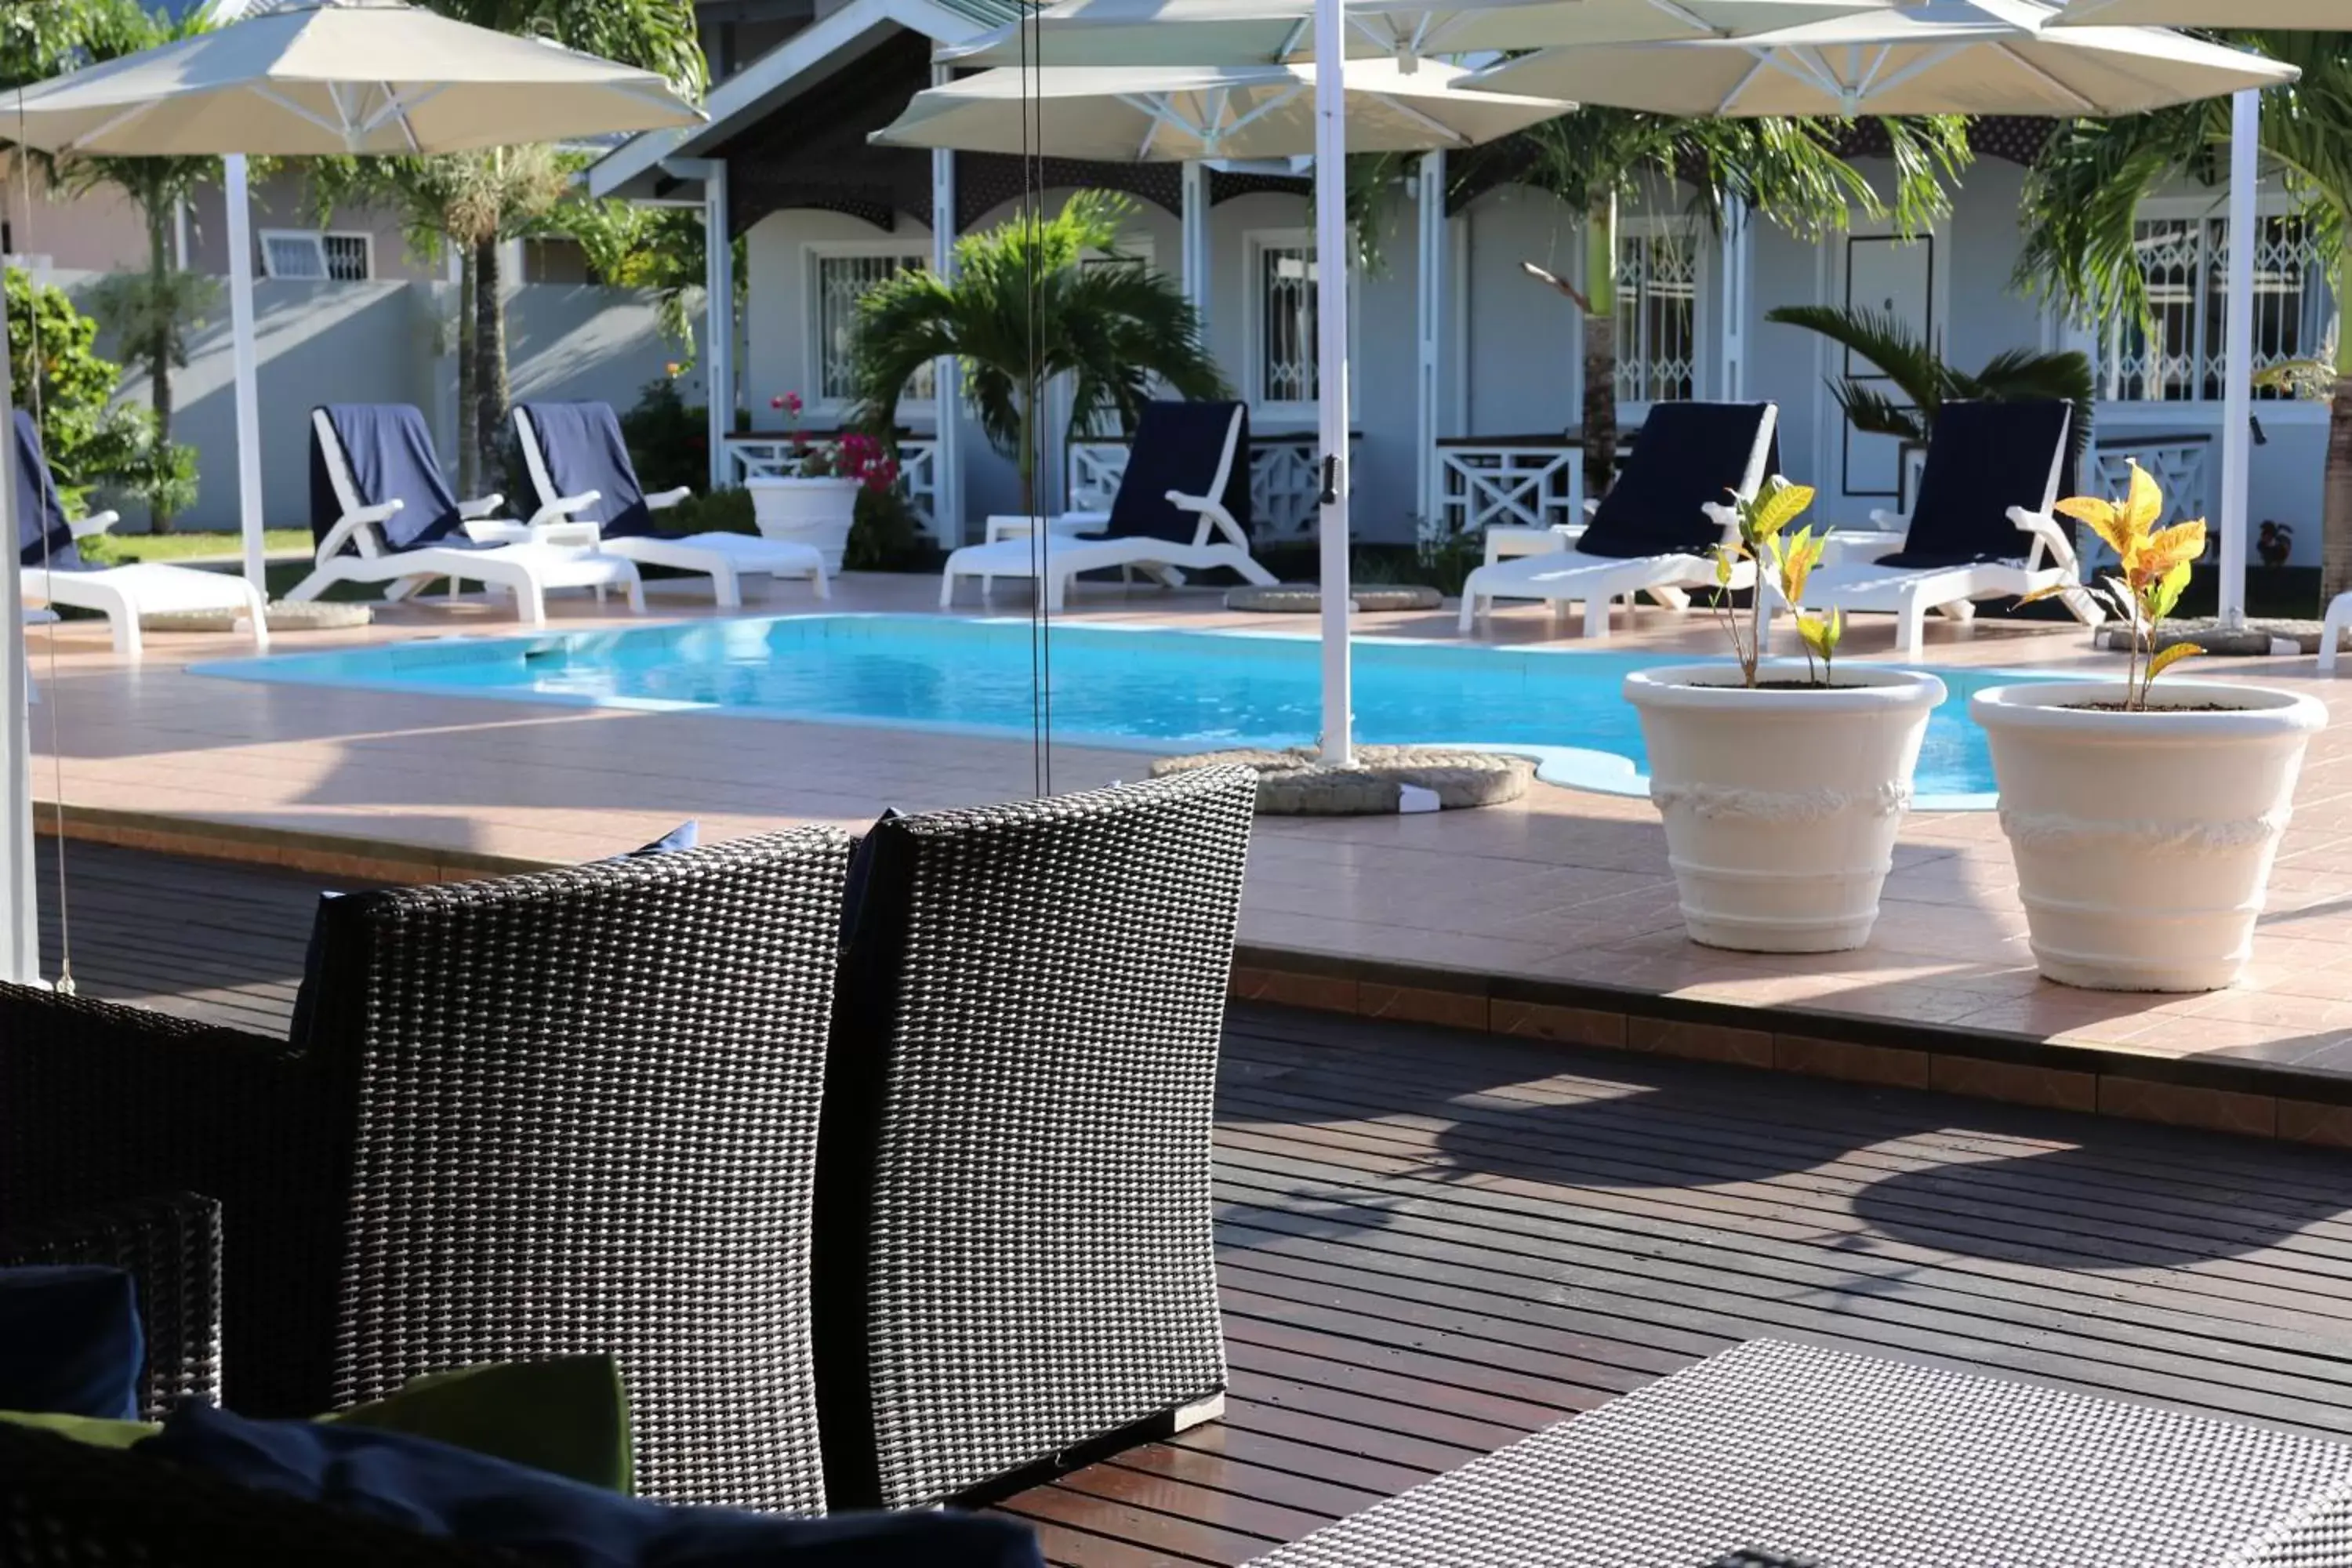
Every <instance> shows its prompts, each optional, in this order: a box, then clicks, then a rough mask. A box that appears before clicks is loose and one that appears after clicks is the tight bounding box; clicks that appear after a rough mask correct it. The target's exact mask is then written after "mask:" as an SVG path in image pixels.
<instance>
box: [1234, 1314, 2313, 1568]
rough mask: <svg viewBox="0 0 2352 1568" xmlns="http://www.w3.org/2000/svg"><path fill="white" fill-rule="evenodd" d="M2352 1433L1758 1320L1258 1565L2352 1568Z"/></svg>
mask: <svg viewBox="0 0 2352 1568" xmlns="http://www.w3.org/2000/svg"><path fill="white" fill-rule="evenodd" d="M2347 1499H2352V1446H2347V1445H2345V1444H2338V1443H2331V1442H2327V1441H2325V1440H2322V1439H2319V1438H2315V1437H2304V1436H2295V1435H2294V1434H2290V1433H2282V1432H2277V1431H2273V1430H2271V1429H2268V1428H2265V1427H2260V1426H2245V1425H2242V1424H2240V1423H2238V1422H2234V1421H2224V1420H2218V1419H2214V1418H2211V1417H2207V1416H2199V1415H2186V1414H2182V1413H2180V1412H2178V1411H2172V1410H2167V1409H2161V1408H2158V1407H2156V1406H2153V1405H2129V1404H2124V1403H2121V1402H2118V1401H2113V1400H2105V1399H2095V1398H2091V1397H2088V1396H2086V1395H2084V1394H2072V1393H2067V1392H2064V1391H2063V1390H2059V1389H2054V1388H2049V1387H2046V1386H2043V1385H2041V1384H2031V1383H2023V1382H2012V1381H2009V1380H2007V1379H2003V1378H1995V1377H1985V1376H1979V1375H1973V1374H1969V1373H1956V1372H1947V1371H1944V1370H1942V1369H1940V1368H1936V1367H1929V1366H1922V1365H1917V1364H1915V1363H1908V1362H1899V1361H1888V1360H1882V1359H1880V1358H1877V1357H1874V1356H1864V1355H1856V1354H1853V1353H1851V1352H1843V1351H1832V1350H1823V1349H1819V1348H1816V1347H1813V1346H1811V1345H1798V1344H1788V1343H1783V1342H1777V1341H1772V1340H1756V1341H1751V1342H1748V1343H1747V1344H1744V1345H1741V1346H1740V1347H1738V1349H1736V1350H1731V1351H1727V1352H1724V1353H1723V1354H1721V1355H1718V1356H1715V1357H1712V1358H1710V1359H1709V1360H1707V1361H1705V1362H1703V1363H1700V1364H1698V1365H1697V1366H1695V1367H1692V1368H1690V1369H1688V1370H1686V1371H1685V1372H1682V1373H1676V1374H1675V1376H1673V1377H1669V1378H1666V1379H1664V1380H1663V1381H1661V1382H1659V1383H1655V1384H1651V1385H1650V1386H1649V1387H1647V1388H1644V1389H1642V1390H1641V1391H1639V1392H1637V1393H1634V1394H1628V1395H1627V1396H1625V1397H1624V1398H1622V1399H1620V1400H1617V1401H1616V1402H1614V1403H1613V1404H1611V1405H1604V1406H1602V1407H1601V1409H1599V1410H1597V1411H1594V1412H1593V1413H1592V1414H1591V1415H1583V1416H1580V1417H1578V1418H1577V1419H1576V1420H1573V1421H1569V1422H1563V1423H1562V1424H1561V1425H1559V1426H1554V1427H1551V1428H1549V1430H1547V1431H1544V1432H1539V1433H1538V1434H1537V1435H1536V1436H1532V1437H1530V1438H1528V1439H1527V1440H1526V1441H1525V1442H1522V1443H1516V1444H1514V1445H1512V1446H1511V1447H1507V1448H1505V1449H1503V1450H1501V1451H1500V1452H1499V1453H1495V1454H1489V1455H1488V1456H1487V1457H1486V1458H1483V1459H1478V1460H1475V1461H1474V1462H1472V1463H1470V1464H1468V1465H1465V1466H1464V1467H1463V1468H1461V1469H1458V1470H1456V1471H1454V1473H1453V1474H1451V1475H1448V1476H1443V1477H1440V1478H1439V1479H1436V1480H1434V1481H1432V1482H1430V1483H1429V1484H1427V1485H1426V1486H1423V1487H1420V1488H1417V1489H1414V1490H1412V1491H1409V1492H1406V1493H1405V1494H1404V1495H1402V1497H1396V1498H1391V1499H1390V1500H1388V1501H1387V1502H1384V1503H1381V1504H1380V1505H1379V1506H1377V1507H1374V1508H1371V1509H1368V1510H1365V1511H1364V1512H1362V1513H1360V1514H1358V1515H1356V1516H1355V1517H1354V1518H1352V1519H1346V1520H1342V1521H1339V1523H1338V1524H1335V1525H1332V1526H1331V1527H1329V1528H1328V1529H1326V1530H1323V1531H1318V1532H1317V1533H1315V1534H1313V1535H1310V1536H1308V1537H1307V1539H1306V1540H1304V1541H1301V1542H1297V1543H1296V1544H1294V1545H1291V1546H1287V1547H1285V1548H1284V1549H1282V1550H1281V1551H1279V1552H1275V1553H1273V1554H1272V1555H1270V1556H1267V1557H1263V1558H1260V1559H1258V1563H1259V1568H1375V1565H1377V1568H1466V1565H1469V1564H1476V1565H1477V1568H1706V1564H1708V1563H1714V1562H1716V1561H1717V1560H1718V1559H1720V1558H1722V1557H1724V1556H1725V1555H1727V1553H1730V1552H1736V1551H1739V1550H1742V1549H1746V1550H1758V1551H1769V1552H1786V1553H1790V1554H1791V1555H1795V1556H1798V1557H1801V1558H1804V1559H1807V1560H1809V1561H1812V1562H1815V1563H1819V1564H1820V1565H1821V1568H2289V1565H2290V1564H2291V1565H2293V1568H2352V1503H2347Z"/></svg>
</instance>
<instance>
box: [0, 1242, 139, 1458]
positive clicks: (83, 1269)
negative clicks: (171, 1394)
mask: <svg viewBox="0 0 2352 1568" xmlns="http://www.w3.org/2000/svg"><path fill="white" fill-rule="evenodd" d="M146 1363H147V1340H146V1335H145V1334H144V1333H143V1332H142V1331H141V1329H140V1326H139V1294H138V1290H137V1289H136V1288H135V1286H134V1285H133V1283H132V1281H131V1276H130V1275H129V1274H127V1273H125V1272H123V1271H122V1270H121V1269H120V1268H99V1267H97V1266H95V1265H91V1264H45V1265H39V1266H36V1267H31V1268H0V1410H18V1411H26V1412H30V1413H33V1414H37V1415H86V1416H92V1417H95V1418H97V1419H100V1420H103V1421H135V1420H137V1419H138V1418H139V1373H140V1372H141V1371H142V1369H143V1368H144V1367H145V1365H146Z"/></svg>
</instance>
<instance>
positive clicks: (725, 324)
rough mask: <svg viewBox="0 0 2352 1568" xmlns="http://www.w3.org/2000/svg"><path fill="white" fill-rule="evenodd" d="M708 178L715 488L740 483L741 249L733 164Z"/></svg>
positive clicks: (706, 309)
mask: <svg viewBox="0 0 2352 1568" xmlns="http://www.w3.org/2000/svg"><path fill="white" fill-rule="evenodd" d="M704 163H705V167H704V172H703V176H702V293H703V300H702V336H703V346H702V364H703V378H702V379H703V384H704V386H705V388H706V396H705V399H704V401H705V402H707V403H708V404H709V408H710V488H711V489H714V490H719V489H726V488H727V487H728V486H729V485H730V484H732V483H733V482H734V479H735V475H734V471H733V467H734V466H733V465H732V464H731V463H730V462H729V461H728V460H727V438H728V437H730V436H732V435H734V434H735V244H734V239H733V237H732V236H731V234H730V232H729V228H728V224H729V219H728V216H727V160H726V159H724V158H710V159H706V160H705V161H704Z"/></svg>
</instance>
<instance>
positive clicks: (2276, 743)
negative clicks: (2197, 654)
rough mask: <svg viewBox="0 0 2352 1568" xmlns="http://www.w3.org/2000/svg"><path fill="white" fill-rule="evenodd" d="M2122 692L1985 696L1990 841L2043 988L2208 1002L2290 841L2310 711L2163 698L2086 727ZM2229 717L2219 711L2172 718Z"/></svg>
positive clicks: (2115, 685)
mask: <svg viewBox="0 0 2352 1568" xmlns="http://www.w3.org/2000/svg"><path fill="white" fill-rule="evenodd" d="M2122 698H2123V687H2122V684H2121V683H2120V682H2116V681H2107V680H2068V681H2053V682H2046V683H2040V684H2035V685H2029V686H1996V687H1992V688H1990V689H1987V690H1984V691H1979V692H1978V693H1977V694H1976V696H1975V697H1973V698H1971V699H1970V700H1969V711H1970V712H1971V713H1973V714H1974V715H1975V716H1976V721H1977V722H1978V723H1979V724H1981V725H1983V726H1984V730H1985V733H1986V735H1987V736H1988V737H1989V738H1990V741H1991V742H1992V766H1993V774H1994V776H1995V778H1997V779H1998V780H1999V781H2000V825H2001V828H2002V830H2003V831H2005V832H2006V833H2007V834H2008V835H2009V849H2010V855H2011V858H2013V859H2014V860H2015V861H2016V863H2017V890H2018V896H2019V897H2020V898H2021V900H2024V903H2025V918H2026V921H2027V923H2028V927H2029V930H2030V931H2031V934H2032V942H2033V956H2034V959H2035V960H2036V962H2038V963H2040V964H2041V965H2042V973H2043V974H2045V975H2047V976H2048V977H2049V978H2050V979H2052V980H2056V981H2060V982H2063V984H2068V985H2085V986H2091V987H2094V988H2095V989H2098V990H2102V991H2213V990H2218V989H2220V988H2221V986H2224V985H2227V984H2230V983H2231V982H2232V981H2234V980H2235V979H2237V977H2238V971H2239V970H2240V969H2241V968H2242V967H2243V966H2244V964H2245V962H2246V952H2247V950H2248V948H2249V946H2250V945H2251V944H2252V941H2253V934H2254V917H2255V916H2256V915H2258V914H2260V913H2261V912H2262V908H2263V887H2264V885H2265V884H2266V883H2267V882H2268V881H2269V880H2270V874H2271V861H2272V860H2273V858H2275V857H2276V855H2277V854H2278V841H2279V837H2280V836H2281V835H2282V834H2284V832H2285V831H2286V820H2287V813H2288V810H2289V808H2290V807H2291V806H2292V805H2293V804H2294V781H2295V775H2296V773H2298V772H2300V771H2301V769H2302V766H2303V752H2304V748H2305V746H2306V745H2308V744H2309V743H2310V740H2311V735H2312V732H2313V731H2315V730H2317V729H2319V728H2321V727H2322V726H2323V725H2325V724H2326V722H2327V710H2326V708H2325V707H2324V706H2322V705H2321V704H2320V703H2319V702H2318V701H2317V700H2315V699H2313V698H2310V697H2305V696H2302V695H2300V694H2298V693H2295V692H2292V691H2278V690H2273V689H2269V688H2266V687H2258V686H2225V685H2221V684H2220V683H2218V682H2210V681H2207V682H2199V681H2186V680H2159V681H2158V682H2157V684H2156V689H2155V695H2154V697H2153V699H2152V705H2153V706H2154V707H2155V708H2156V709H2158V711H2153V712H2147V713H2118V712H2097V711H2089V710H2084V709H2081V708H2079V707H2070V706H2068V705H2069V704H2073V703H2083V702H2116V701H2120V700H2122ZM2212 703H2221V704H2226V705H2227V706H2228V708H2229V711H2226V712H2205V713H2193V712H2183V711H2178V710H2181V709H2186V708H2195V707H2199V706H2201V705H2206V704H2212Z"/></svg>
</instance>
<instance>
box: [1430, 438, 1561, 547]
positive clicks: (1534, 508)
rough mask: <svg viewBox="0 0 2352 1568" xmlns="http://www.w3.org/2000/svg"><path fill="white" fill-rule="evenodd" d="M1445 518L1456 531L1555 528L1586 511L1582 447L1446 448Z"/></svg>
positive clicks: (1442, 460)
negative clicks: (1584, 507)
mask: <svg viewBox="0 0 2352 1568" xmlns="http://www.w3.org/2000/svg"><path fill="white" fill-rule="evenodd" d="M1437 464H1438V472H1439V474H1440V475H1441V476H1442V479H1443V484H1444V489H1443V492H1442V494H1441V496H1440V500H1439V516H1440V517H1441V518H1442V519H1443V520H1444V525H1445V529H1446V531H1449V532H1454V533H1468V532H1473V531H1484V530H1486V528H1487V527H1488V526H1490V525H1494V524H1500V525H1503V526H1506V527H1514V528H1555V527H1558V526H1559V525H1560V524H1561V523H1566V522H1574V521H1578V519H1579V517H1580V514H1581V513H1582V510H1583V491H1584V453H1583V450H1582V448H1580V447H1452V446H1449V447H1440V448H1439V449H1438V453H1437Z"/></svg>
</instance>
